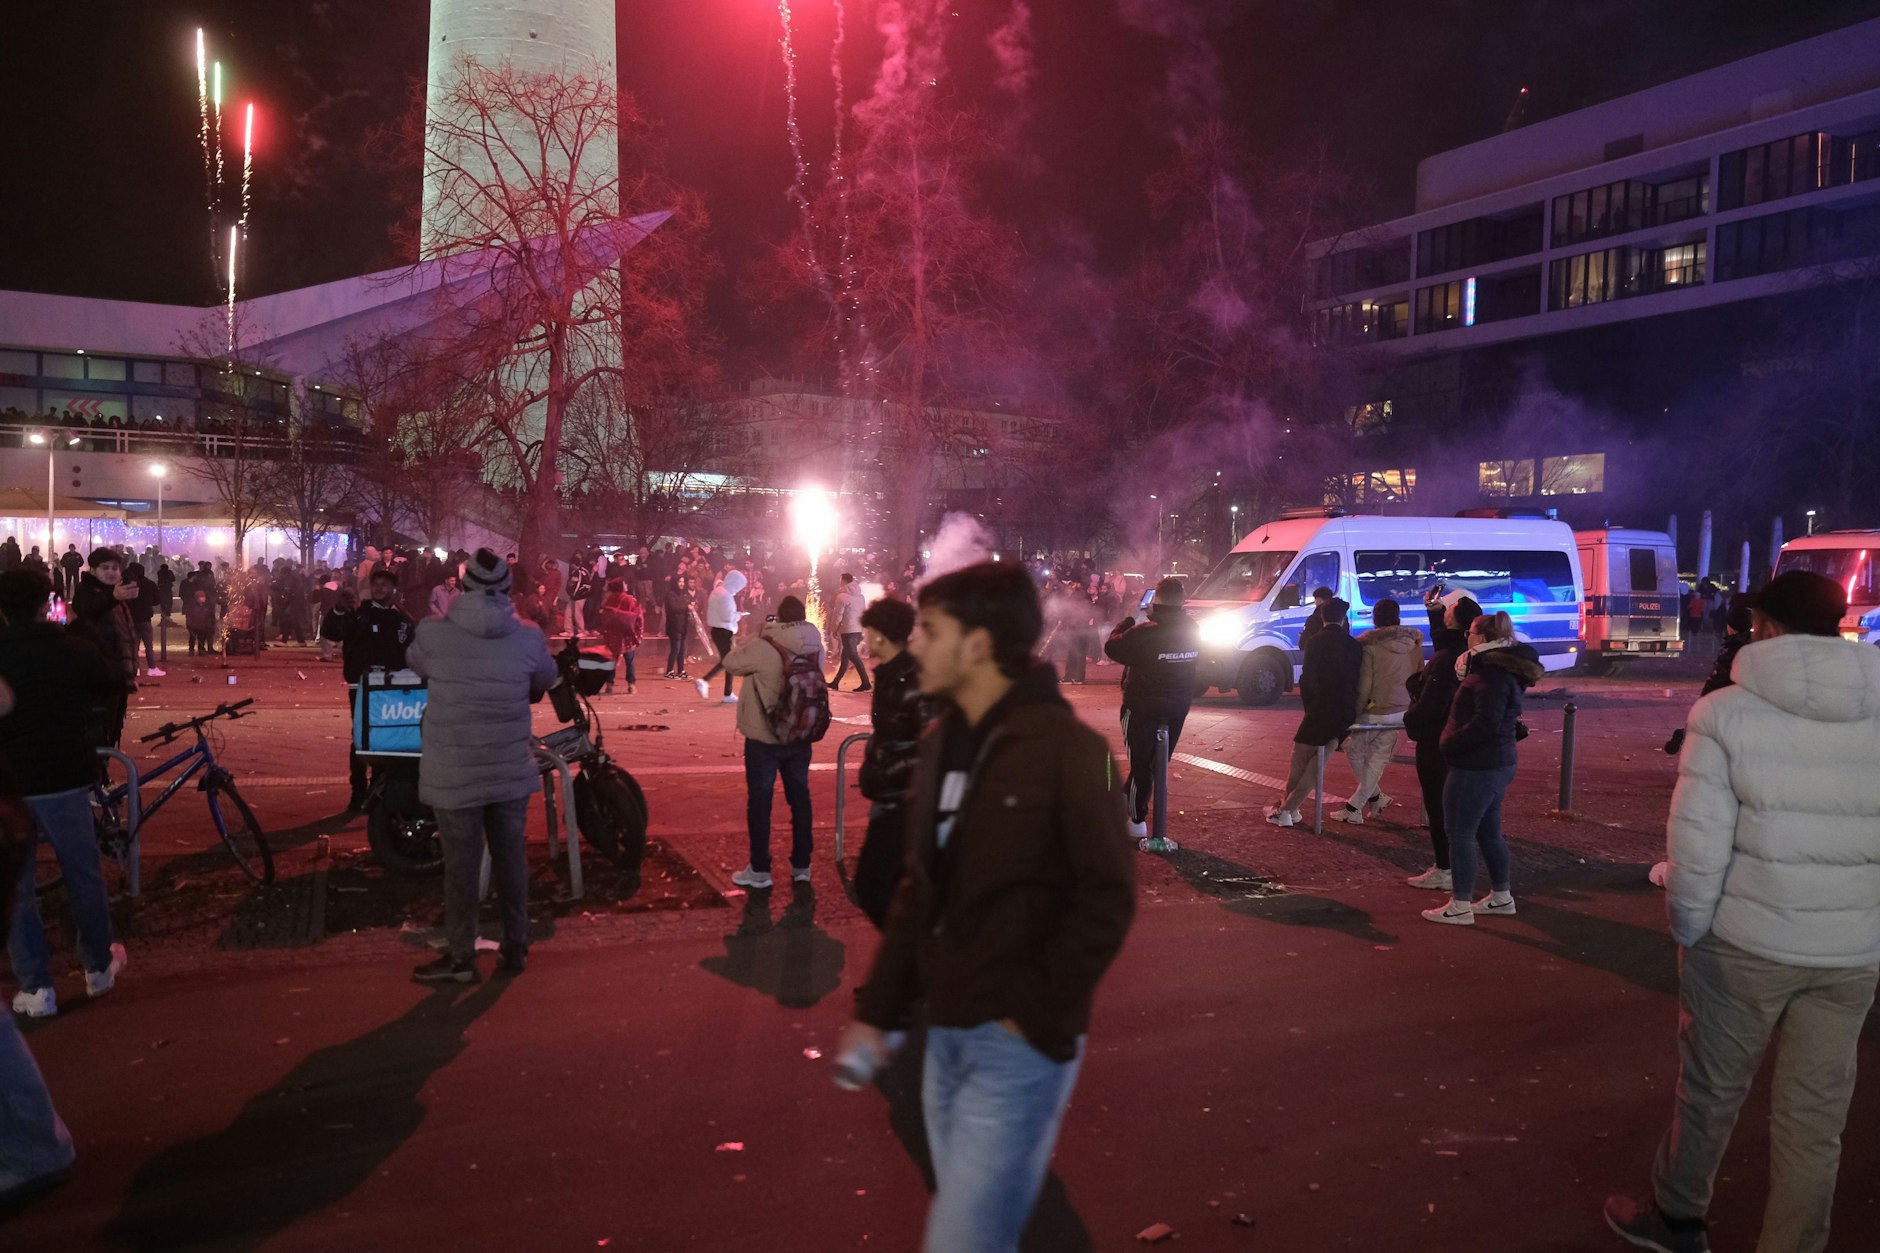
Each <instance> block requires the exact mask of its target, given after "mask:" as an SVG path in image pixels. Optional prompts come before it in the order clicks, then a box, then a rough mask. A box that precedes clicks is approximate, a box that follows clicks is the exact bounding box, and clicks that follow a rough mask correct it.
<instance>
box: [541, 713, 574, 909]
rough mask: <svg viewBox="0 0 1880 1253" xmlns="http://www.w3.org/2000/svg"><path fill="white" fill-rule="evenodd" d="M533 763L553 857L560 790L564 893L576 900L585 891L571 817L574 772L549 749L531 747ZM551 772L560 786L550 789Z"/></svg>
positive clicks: (572, 816)
mask: <svg viewBox="0 0 1880 1253" xmlns="http://www.w3.org/2000/svg"><path fill="white" fill-rule="evenodd" d="M535 760H536V764H537V765H539V766H541V767H542V804H543V806H544V807H545V808H546V809H547V811H548V856H549V859H550V860H553V859H554V856H555V836H556V830H557V825H556V821H555V817H556V815H555V792H556V791H557V790H559V791H560V793H561V820H562V823H563V824H564V825H565V826H566V828H567V830H566V839H567V843H568V896H569V899H571V900H577V901H578V900H580V899H581V896H582V893H583V892H584V891H585V890H586V884H585V883H584V881H583V880H582V877H581V827H580V823H579V821H578V819H577V818H576V816H575V804H574V774H573V772H571V771H570V770H569V769H568V763H567V761H566V760H565V759H564V758H563V757H561V756H560V755H559V754H558V753H555V752H554V751H552V750H551V749H547V748H543V747H542V746H541V745H540V744H538V745H536V746H535ZM551 774H552V775H555V776H556V777H557V779H558V780H559V781H560V788H559V789H555V788H552V787H551V786H550V784H549V781H548V777H549V775H551Z"/></svg>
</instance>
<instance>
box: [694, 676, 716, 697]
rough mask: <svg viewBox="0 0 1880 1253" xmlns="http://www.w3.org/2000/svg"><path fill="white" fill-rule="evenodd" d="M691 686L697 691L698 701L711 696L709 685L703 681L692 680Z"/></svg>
mask: <svg viewBox="0 0 1880 1253" xmlns="http://www.w3.org/2000/svg"><path fill="white" fill-rule="evenodd" d="M692 686H693V687H695V688H697V689H698V694H699V699H700V700H704V699H705V698H706V697H708V696H710V695H711V694H712V689H711V684H709V683H707V682H705V680H703V679H693V680H692Z"/></svg>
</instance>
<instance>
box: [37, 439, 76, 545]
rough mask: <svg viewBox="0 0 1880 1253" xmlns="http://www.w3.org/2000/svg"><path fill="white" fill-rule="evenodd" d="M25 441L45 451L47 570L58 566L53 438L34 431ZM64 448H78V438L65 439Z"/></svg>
mask: <svg viewBox="0 0 1880 1253" xmlns="http://www.w3.org/2000/svg"><path fill="white" fill-rule="evenodd" d="M26 441H27V442H28V443H29V444H35V445H37V446H39V447H42V448H44V449H45V450H46V565H47V567H48V568H52V567H56V566H57V565H58V564H59V553H58V550H57V549H56V548H54V547H53V543H52V476H53V470H52V454H53V447H54V444H55V437H54V435H53V434H52V432H50V431H34V432H33V433H32V434H30V435H28V436H27V437H26ZM65 446H66V447H67V448H76V447H77V446H78V436H76V435H74V436H72V437H71V438H69V439H67V440H66V441H65Z"/></svg>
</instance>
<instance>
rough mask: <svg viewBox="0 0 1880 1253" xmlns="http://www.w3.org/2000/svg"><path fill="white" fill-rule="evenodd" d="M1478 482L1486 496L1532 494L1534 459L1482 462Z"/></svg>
mask: <svg viewBox="0 0 1880 1253" xmlns="http://www.w3.org/2000/svg"><path fill="white" fill-rule="evenodd" d="M1476 482H1477V484H1478V486H1479V487H1480V489H1481V492H1482V495H1484V496H1532V495H1533V494H1534V460H1533V458H1531V457H1529V458H1526V459H1524V460H1520V461H1484V462H1481V463H1480V465H1479V466H1478V467H1477V469H1476Z"/></svg>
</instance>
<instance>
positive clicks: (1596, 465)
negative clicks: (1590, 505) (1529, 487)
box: [1540, 452, 1606, 496]
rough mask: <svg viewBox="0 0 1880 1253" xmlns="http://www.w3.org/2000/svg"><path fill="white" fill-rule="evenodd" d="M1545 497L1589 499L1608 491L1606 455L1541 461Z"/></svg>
mask: <svg viewBox="0 0 1880 1253" xmlns="http://www.w3.org/2000/svg"><path fill="white" fill-rule="evenodd" d="M1540 486H1541V495H1543V496H1587V495H1591V494H1592V493H1594V492H1603V491H1605V490H1606V454H1605V453H1603V452H1588V453H1575V454H1574V455H1572V456H1570V457H1543V458H1541V484H1540Z"/></svg>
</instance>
